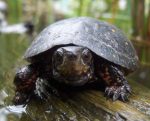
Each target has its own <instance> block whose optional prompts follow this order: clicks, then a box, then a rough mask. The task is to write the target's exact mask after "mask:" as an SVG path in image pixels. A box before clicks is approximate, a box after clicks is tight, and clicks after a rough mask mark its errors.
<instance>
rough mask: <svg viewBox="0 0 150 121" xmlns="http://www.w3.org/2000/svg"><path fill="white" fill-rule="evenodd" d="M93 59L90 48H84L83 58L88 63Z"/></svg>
mask: <svg viewBox="0 0 150 121" xmlns="http://www.w3.org/2000/svg"><path fill="white" fill-rule="evenodd" d="M91 59H92V54H91V52H90V51H89V50H88V49H84V50H83V52H82V60H83V61H84V62H86V63H90V62H91Z"/></svg>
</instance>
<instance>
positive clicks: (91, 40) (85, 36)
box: [24, 17, 138, 71]
mask: <svg viewBox="0 0 150 121" xmlns="http://www.w3.org/2000/svg"><path fill="white" fill-rule="evenodd" d="M67 44H74V45H79V46H84V47H87V48H89V49H90V50H91V51H93V52H94V53H95V54H97V55H98V56H100V57H102V58H104V59H106V60H108V61H110V62H113V63H115V64H117V65H120V66H121V67H124V68H125V69H127V70H129V71H134V70H135V69H136V68H137V66H138V57H137V55H136V51H135V49H134V47H133V45H132V43H131V42H130V41H129V40H128V39H127V37H126V36H125V35H124V33H123V32H122V31H121V30H120V29H118V28H116V27H115V26H113V25H111V24H109V23H106V22H103V21H99V20H96V19H94V18H90V17H77V18H70V19H65V20H61V21H58V22H56V23H54V24H51V25H49V26H48V27H46V28H45V29H44V30H43V31H42V32H41V33H40V34H39V35H38V36H37V37H36V38H35V40H34V41H33V42H32V43H31V45H30V46H29V48H28V49H27V51H26V53H25V55H24V58H25V59H27V60H32V59H33V58H34V57H35V56H37V55H39V54H41V53H44V52H45V51H47V50H49V49H51V48H53V47H55V46H57V45H67Z"/></svg>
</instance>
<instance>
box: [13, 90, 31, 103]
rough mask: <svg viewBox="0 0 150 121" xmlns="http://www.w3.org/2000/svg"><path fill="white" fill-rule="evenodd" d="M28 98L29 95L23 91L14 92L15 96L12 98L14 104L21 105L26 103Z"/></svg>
mask: <svg viewBox="0 0 150 121" xmlns="http://www.w3.org/2000/svg"><path fill="white" fill-rule="evenodd" d="M29 100H30V96H29V95H27V94H25V93H20V92H16V94H15V97H14V99H13V104H14V105H22V104H27V103H28V102H29Z"/></svg>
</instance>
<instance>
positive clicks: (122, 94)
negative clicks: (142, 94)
mask: <svg viewBox="0 0 150 121" xmlns="http://www.w3.org/2000/svg"><path fill="white" fill-rule="evenodd" d="M100 75H101V77H102V79H103V80H104V81H105V83H106V85H107V86H106V88H105V95H106V96H107V97H110V98H112V99H113V101H115V100H117V99H121V100H122V101H127V100H128V96H129V94H130V93H131V88H130V85H129V84H128V81H127V80H126V78H125V76H124V73H123V72H122V71H121V70H120V69H119V68H117V67H116V66H114V65H105V66H104V67H103V71H102V72H101V73H100Z"/></svg>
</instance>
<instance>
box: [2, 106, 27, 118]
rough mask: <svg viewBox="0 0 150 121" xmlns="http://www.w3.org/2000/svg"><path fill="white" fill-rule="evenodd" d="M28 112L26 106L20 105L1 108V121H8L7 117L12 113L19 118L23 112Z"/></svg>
mask: <svg viewBox="0 0 150 121" xmlns="http://www.w3.org/2000/svg"><path fill="white" fill-rule="evenodd" d="M25 112H26V106H23V105H18V106H14V105H13V106H6V107H3V108H1V109H0V121H8V120H7V117H8V115H10V114H13V115H15V116H17V117H19V118H21V116H22V113H25Z"/></svg>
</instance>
